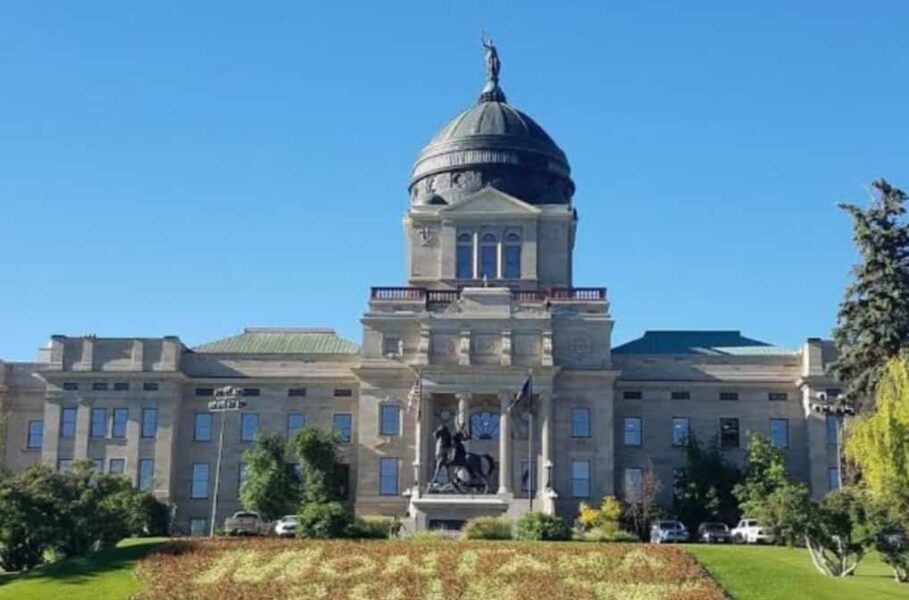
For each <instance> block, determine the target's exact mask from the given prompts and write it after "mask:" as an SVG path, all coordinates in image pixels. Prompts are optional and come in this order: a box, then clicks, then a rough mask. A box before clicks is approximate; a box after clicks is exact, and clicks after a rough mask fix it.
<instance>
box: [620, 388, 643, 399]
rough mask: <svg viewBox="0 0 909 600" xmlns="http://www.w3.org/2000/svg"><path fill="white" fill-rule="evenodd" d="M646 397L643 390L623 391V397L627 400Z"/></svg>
mask: <svg viewBox="0 0 909 600" xmlns="http://www.w3.org/2000/svg"><path fill="white" fill-rule="evenodd" d="M643 397H644V394H643V393H641V390H627V391H625V392H622V398H624V399H625V400H641V399H642V398H643Z"/></svg>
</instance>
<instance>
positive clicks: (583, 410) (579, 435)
mask: <svg viewBox="0 0 909 600" xmlns="http://www.w3.org/2000/svg"><path fill="white" fill-rule="evenodd" d="M581 414H583V415H585V418H584V419H583V425H584V427H586V433H584V432H583V431H582V432H578V430H577V429H576V428H575V425H577V424H578V421H577V420H576V419H575V415H581ZM591 422H592V415H591V411H590V407H587V406H573V407H571V414H570V423H571V437H572V439H576V440H577V439H590V438H591V437H593V436H592V430H593V427H592V426H591Z"/></svg>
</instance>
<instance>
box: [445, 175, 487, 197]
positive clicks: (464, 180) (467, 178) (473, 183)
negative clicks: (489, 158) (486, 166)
mask: <svg viewBox="0 0 909 600" xmlns="http://www.w3.org/2000/svg"><path fill="white" fill-rule="evenodd" d="M482 185H483V176H482V175H481V174H480V173H479V172H478V171H458V172H457V173H454V174H453V175H452V176H451V187H453V188H455V189H457V190H461V191H468V192H472V191H475V190H478V189H480V187H481V186H482Z"/></svg>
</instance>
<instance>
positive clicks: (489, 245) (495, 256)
mask: <svg viewBox="0 0 909 600" xmlns="http://www.w3.org/2000/svg"><path fill="white" fill-rule="evenodd" d="M487 253H488V254H489V255H487ZM478 254H479V263H480V264H479V271H478V272H477V278H478V279H483V278H486V279H487V280H488V279H501V278H500V277H499V236H497V235H496V234H494V233H492V232H491V231H487V232H485V233H483V234H482V235H480V251H479V253H478ZM489 258H491V259H492V260H491V263H492V264H491V265H488V264H487V263H488V262H489V261H488V260H487V259H489ZM487 266H490V267H491V268H492V272H491V273H487V272H486V267H487Z"/></svg>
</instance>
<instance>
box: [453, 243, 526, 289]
mask: <svg viewBox="0 0 909 600" xmlns="http://www.w3.org/2000/svg"><path fill="white" fill-rule="evenodd" d="M455 263H456V265H455V276H456V277H457V278H458V279H520V278H521V235H520V234H519V233H517V232H514V231H512V232H508V233H506V234H505V235H504V236H503V237H502V238H499V236H497V235H496V234H494V233H483V234H480V233H476V232H462V233H459V234H458V242H457V251H456V257H455Z"/></svg>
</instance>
